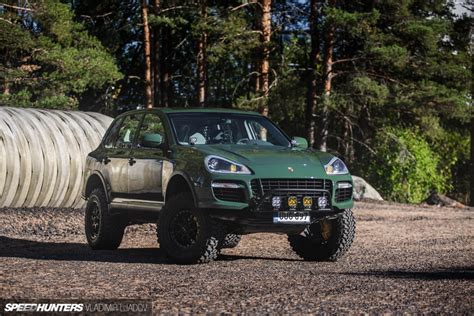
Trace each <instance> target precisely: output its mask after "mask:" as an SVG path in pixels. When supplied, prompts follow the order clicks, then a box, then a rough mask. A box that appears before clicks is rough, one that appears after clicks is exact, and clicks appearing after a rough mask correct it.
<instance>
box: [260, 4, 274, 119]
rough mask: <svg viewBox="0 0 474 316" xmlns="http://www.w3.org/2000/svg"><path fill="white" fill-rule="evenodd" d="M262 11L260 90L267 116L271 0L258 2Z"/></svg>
mask: <svg viewBox="0 0 474 316" xmlns="http://www.w3.org/2000/svg"><path fill="white" fill-rule="evenodd" d="M259 3H260V5H261V10H262V16H261V27H262V28H261V31H262V34H261V41H262V59H261V61H260V90H261V93H262V95H263V96H264V111H263V113H264V115H268V111H269V109H268V93H269V88H270V83H269V72H270V38H271V22H272V21H271V20H272V18H271V8H272V0H260V1H259Z"/></svg>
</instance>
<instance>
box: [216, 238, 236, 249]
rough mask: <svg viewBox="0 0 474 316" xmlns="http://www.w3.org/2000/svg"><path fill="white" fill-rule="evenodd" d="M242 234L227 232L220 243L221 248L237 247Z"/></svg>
mask: <svg viewBox="0 0 474 316" xmlns="http://www.w3.org/2000/svg"><path fill="white" fill-rule="evenodd" d="M239 242H240V235H236V234H227V235H225V237H224V239H223V240H222V241H221V243H220V244H219V248H222V249H224V248H235V247H237V246H238V245H239Z"/></svg>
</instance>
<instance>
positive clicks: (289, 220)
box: [273, 212, 311, 224]
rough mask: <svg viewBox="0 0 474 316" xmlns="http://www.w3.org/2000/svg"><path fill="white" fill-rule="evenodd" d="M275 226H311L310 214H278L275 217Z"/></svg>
mask: <svg viewBox="0 0 474 316" xmlns="http://www.w3.org/2000/svg"><path fill="white" fill-rule="evenodd" d="M273 223H275V224H309V223H311V217H310V216H309V212H278V213H275V214H274V215H273Z"/></svg>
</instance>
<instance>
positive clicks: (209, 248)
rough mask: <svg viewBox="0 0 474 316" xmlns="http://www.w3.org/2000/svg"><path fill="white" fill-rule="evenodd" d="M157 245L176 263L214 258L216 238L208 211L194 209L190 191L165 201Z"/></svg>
mask: <svg viewBox="0 0 474 316" xmlns="http://www.w3.org/2000/svg"><path fill="white" fill-rule="evenodd" d="M157 235H158V242H159V244H160V248H162V249H163V250H164V251H165V253H166V254H167V255H168V256H169V257H171V258H172V259H173V260H174V261H176V262H178V263H185V264H186V263H206V262H210V261H212V260H214V259H216V258H217V255H218V238H217V237H216V236H214V235H215V234H213V225H212V220H211V218H210V217H209V215H208V213H207V212H205V211H204V210H202V209H199V208H196V207H195V206H194V203H193V197H192V195H191V194H190V193H180V194H177V195H175V196H173V197H172V198H171V199H170V200H168V201H167V202H166V205H165V207H164V208H163V209H162V210H161V212H160V218H159V220H158V228H157Z"/></svg>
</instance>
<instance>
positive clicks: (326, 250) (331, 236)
mask: <svg viewBox="0 0 474 316" xmlns="http://www.w3.org/2000/svg"><path fill="white" fill-rule="evenodd" d="M354 236H355V218H354V215H353V214H352V210H350V209H347V210H345V211H344V212H343V213H342V214H341V215H339V216H338V217H337V218H335V219H322V220H320V221H319V222H317V223H314V224H311V226H309V227H307V228H306V229H305V230H304V231H303V233H301V234H299V235H288V241H289V242H290V246H291V248H292V249H293V251H294V252H295V253H296V254H297V255H298V256H300V257H301V258H303V259H304V260H307V261H336V260H337V259H339V258H340V257H342V256H343V255H344V254H345V253H346V252H347V251H348V250H349V248H350V247H351V245H352V242H353V240H354Z"/></svg>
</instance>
